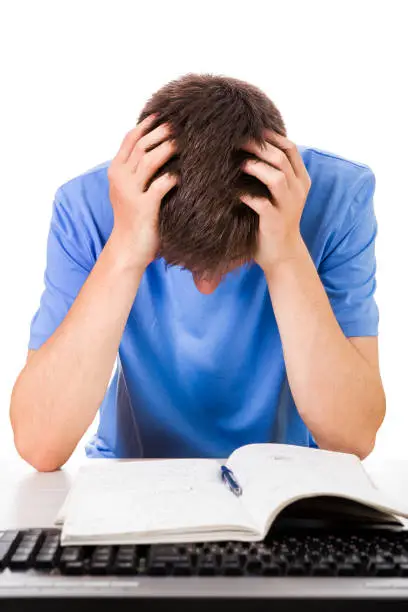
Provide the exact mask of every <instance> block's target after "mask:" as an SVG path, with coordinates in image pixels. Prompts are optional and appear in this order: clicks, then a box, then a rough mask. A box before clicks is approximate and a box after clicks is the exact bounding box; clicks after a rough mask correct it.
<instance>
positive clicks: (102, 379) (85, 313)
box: [10, 118, 177, 471]
mask: <svg viewBox="0 0 408 612" xmlns="http://www.w3.org/2000/svg"><path fill="white" fill-rule="evenodd" d="M149 121H150V119H149V118H148V119H146V120H145V121H144V122H142V123H141V124H139V126H137V127H136V128H135V129H134V130H131V131H130V132H129V133H128V134H127V136H126V137H125V139H124V141H123V143H122V145H121V148H120V150H119V152H118V154H117V156H116V158H115V159H114V160H113V161H112V164H111V166H110V168H109V171H108V174H109V180H110V187H111V190H110V197H111V202H112V206H113V209H114V227H113V231H112V233H111V236H110V238H109V240H108V241H107V243H106V245H105V248H104V249H103V251H102V253H101V255H100V257H99V258H98V260H97V262H96V264H95V265H94V267H93V269H92V271H91V272H90V274H89V275H88V276H87V278H86V280H85V282H84V283H83V285H82V287H81V288H80V290H79V293H78V295H77V297H76V298H75V299H74V301H73V303H72V306H71V307H70V308H69V311H68V313H67V314H66V316H65V317H64V319H63V321H62V322H61V324H60V325H59V326H58V327H57V329H56V330H55V331H54V333H52V334H51V335H50V336H49V337H48V339H47V340H46V341H45V342H44V343H43V344H42V346H41V347H40V348H39V349H38V350H36V351H35V352H34V354H31V356H30V358H29V359H28V360H27V363H26V365H25V367H24V368H23V370H22V372H21V373H20V375H19V376H18V378H17V381H16V383H15V385H14V388H13V392H12V397H11V404H10V420H11V424H12V428H13V432H14V440H15V445H16V448H17V450H18V452H19V453H20V455H21V456H22V457H23V458H24V459H25V460H26V461H28V462H29V463H31V464H32V465H33V466H34V467H35V468H36V469H38V470H41V471H51V470H55V469H57V468H58V467H60V466H61V465H63V464H64V463H65V462H66V461H67V459H68V458H69V456H70V455H71V454H72V452H73V450H74V449H75V447H76V445H77V444H78V442H79V440H80V438H81V437H82V435H83V434H84V433H85V431H86V429H87V428H88V427H89V425H90V424H91V423H92V421H93V419H94V417H95V415H96V412H97V410H98V408H99V405H100V403H101V402H102V400H103V397H104V394H105V392H106V388H107V385H108V382H109V378H110V375H111V373H112V368H113V365H114V362H115V359H116V355H117V352H118V347H119V343H120V340H121V337H122V334H123V329H124V327H125V324H126V321H127V318H128V316H129V312H130V309H131V307H132V303H133V301H134V298H135V295H136V292H137V290H138V287H139V283H140V280H141V277H142V275H143V273H144V270H145V268H146V266H147V265H148V264H149V263H150V261H152V260H153V259H154V257H155V253H156V251H157V246H158V239H157V230H156V227H157V214H158V210H159V206H160V202H161V199H162V197H163V196H164V195H165V193H166V192H167V191H169V190H170V189H171V188H172V187H173V186H174V185H175V184H176V182H177V179H176V177H175V176H169V175H163V176H161V177H160V178H158V179H156V180H155V181H153V183H152V184H151V185H150V187H149V189H147V191H144V189H145V186H146V183H147V181H148V180H150V177H151V176H152V175H153V174H154V172H156V170H157V169H158V168H159V167H160V166H162V165H163V164H164V163H165V161H167V159H168V158H169V157H170V156H171V155H172V154H173V152H174V150H175V145H174V141H168V140H166V141H164V142H162V143H161V144H160V145H158V146H156V147H155V148H154V149H152V150H151V151H150V152H147V153H146V149H147V148H148V147H149V146H150V147H151V146H152V145H153V144H157V143H158V142H159V141H160V139H163V138H164V137H166V136H167V135H168V131H167V129H166V128H165V127H163V126H159V127H158V128H156V130H153V131H152V132H150V133H148V134H147V135H143V130H144V129H145V128H146V126H147V125H148V124H149ZM55 231H56V230H55V228H53V225H52V226H51V230H50V240H51V241H52V244H53V245H54V248H55V249H56V250H53V251H52V257H51V256H50V251H49V261H48V270H47V272H48V273H47V275H46V278H47V283H48V288H47V289H46V291H47V290H48V291H51V287H52V288H53V290H54V291H55V286H56V285H62V287H61V294H62V293H64V292H65V291H66V286H67V283H66V276H65V274H66V275H68V274H70V273H71V274H72V270H73V269H74V276H75V278H77V277H80V278H82V276H83V270H82V269H81V267H80V266H79V265H78V264H75V260H74V258H72V257H71V258H70V259H69V263H68V264H66V263H63V262H66V261H67V259H66V253H67V251H69V250H70V249H71V245H70V243H69V241H68V238H67V237H65V238H66V240H65V244H64V245H63V248H61V247H60V246H57V245H60V243H61V236H58V237H56V236H55V235H54V232H55ZM57 249H58V250H57ZM74 264H75V267H74V268H73V266H74ZM81 274H82V276H81ZM64 281H65V285H64ZM45 297H46V299H45V300H44V304H48V306H49V301H50V300H47V296H45ZM57 299H58V298H56V300H55V302H54V303H55V304H56V303H58V302H57ZM51 309H52V304H51Z"/></svg>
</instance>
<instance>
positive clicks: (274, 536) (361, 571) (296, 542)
mask: <svg viewBox="0 0 408 612" xmlns="http://www.w3.org/2000/svg"><path fill="white" fill-rule="evenodd" d="M5 570H10V571H12V572H24V571H27V570H30V571H31V572H32V570H37V571H38V572H41V573H44V572H45V573H46V572H49V573H52V574H53V575H76V576H80V575H94V576H97V575H99V576H107V575H112V576H120V575H122V576H126V575H127V576H135V575H137V576H152V577H154V576H157V577H159V576H174V577H181V576H224V577H229V576H231V577H233V576H258V577H259V576H269V577H294V576H318V577H334V576H336V577H346V576H348V577H356V576H360V577H406V576H408V532H406V531H403V530H395V531H394V530H387V529H372V530H366V531H364V530H356V531H341V530H339V531H338V532H327V533H326V532H320V531H313V530H299V532H296V531H293V530H292V531H289V532H284V531H283V532H273V531H272V532H271V533H270V534H269V536H268V537H267V539H265V541H263V542H258V543H243V542H234V541H231V542H213V543H200V544H198V543H197V544H174V545H173V544H171V545H167V544H166V545H162V544H158V545H150V546H145V545H143V546H142V545H120V546H64V547H61V546H60V532H59V530H57V529H27V530H20V531H3V532H0V577H1V572H3V571H5Z"/></svg>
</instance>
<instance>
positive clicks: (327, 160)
mask: <svg viewBox="0 0 408 612" xmlns="http://www.w3.org/2000/svg"><path fill="white" fill-rule="evenodd" d="M298 149H299V151H300V154H301V155H302V158H303V161H304V164H305V166H306V168H307V171H308V173H309V175H310V178H311V179H312V182H313V180H314V182H315V185H317V186H318V187H319V188H320V189H330V188H334V187H336V188H337V189H338V190H339V191H341V190H342V191H346V190H347V191H348V190H349V189H350V188H351V189H353V188H355V189H357V190H358V188H359V187H361V186H362V185H363V184H364V183H366V182H369V183H372V182H374V183H375V175H374V172H373V170H372V169H371V168H370V166H369V165H368V164H365V163H363V162H359V161H356V160H354V159H348V158H346V157H343V156H341V155H338V154H336V153H333V152H331V151H326V150H325V149H320V148H317V147H311V146H306V145H298Z"/></svg>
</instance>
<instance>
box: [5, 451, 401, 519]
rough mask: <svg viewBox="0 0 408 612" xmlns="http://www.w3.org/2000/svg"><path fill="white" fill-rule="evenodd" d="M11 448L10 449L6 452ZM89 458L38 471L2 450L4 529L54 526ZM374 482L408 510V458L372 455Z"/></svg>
mask: <svg viewBox="0 0 408 612" xmlns="http://www.w3.org/2000/svg"><path fill="white" fill-rule="evenodd" d="M6 451H7V452H6ZM85 461H98V460H97V459H87V458H86V457H85V456H84V454H83V453H78V454H76V456H74V457H73V458H71V459H70V460H69V461H68V462H67V464H66V465H65V466H64V467H63V468H62V469H61V470H58V471H56V472H49V473H38V472H36V471H35V470H34V469H33V468H32V467H30V466H29V465H28V464H26V463H25V462H24V461H23V460H22V459H20V458H19V457H18V455H17V453H16V452H15V451H13V449H12V448H8V449H7V448H6V449H2V450H1V451H0V465H1V466H3V468H2V470H1V472H0V530H2V529H14V528H17V529H18V528H26V527H52V526H53V521H54V518H55V516H56V514H57V511H58V509H59V507H60V506H61V504H62V503H63V501H64V499H65V496H66V494H67V492H68V490H69V487H70V485H71V483H72V481H73V479H74V477H75V473H76V471H77V470H78V467H79V465H81V464H82V463H83V462H85ZM364 466H365V469H366V470H367V471H368V473H369V474H370V476H371V477H372V479H373V480H374V482H375V483H376V484H377V486H379V487H380V488H381V489H383V490H384V492H385V493H387V494H388V495H389V497H391V498H394V499H399V500H402V501H403V502H404V504H405V505H406V507H407V509H408V460H401V461H398V460H389V461H387V460H382V459H380V458H378V457H375V456H373V457H372V458H371V457H368V458H367V459H366V460H365V462H364Z"/></svg>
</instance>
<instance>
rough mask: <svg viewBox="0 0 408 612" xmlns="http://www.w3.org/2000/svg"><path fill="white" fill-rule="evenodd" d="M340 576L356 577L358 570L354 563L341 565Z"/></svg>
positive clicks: (338, 572)
mask: <svg viewBox="0 0 408 612" xmlns="http://www.w3.org/2000/svg"><path fill="white" fill-rule="evenodd" d="M337 574H338V576H355V575H356V568H355V567H354V565H353V564H352V563H340V564H339V565H338V566H337Z"/></svg>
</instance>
